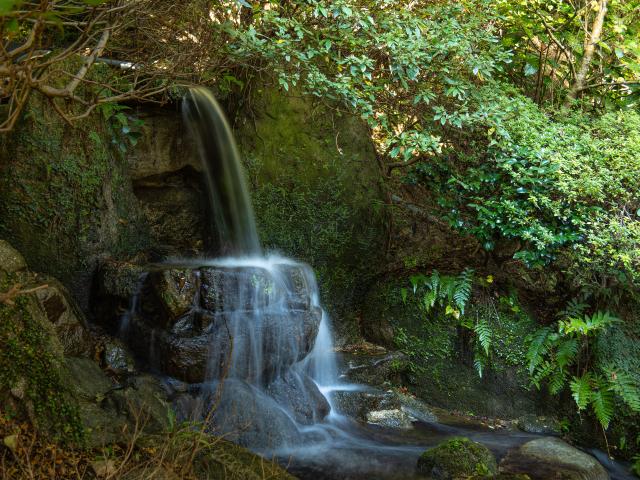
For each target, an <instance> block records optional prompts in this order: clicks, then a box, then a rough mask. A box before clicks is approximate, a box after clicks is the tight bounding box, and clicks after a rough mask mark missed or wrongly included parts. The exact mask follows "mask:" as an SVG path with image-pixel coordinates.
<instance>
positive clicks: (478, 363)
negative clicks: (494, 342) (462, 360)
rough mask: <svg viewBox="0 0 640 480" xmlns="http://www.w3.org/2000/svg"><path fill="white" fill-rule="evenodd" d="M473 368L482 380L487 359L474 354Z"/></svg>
mask: <svg viewBox="0 0 640 480" xmlns="http://www.w3.org/2000/svg"><path fill="white" fill-rule="evenodd" d="M473 366H474V367H475V369H476V372H478V376H479V377H480V378H482V374H483V372H484V369H485V367H486V366H487V359H486V357H484V356H483V355H482V354H481V353H479V352H476V354H475V357H474V358H473Z"/></svg>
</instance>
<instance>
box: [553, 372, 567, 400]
mask: <svg viewBox="0 0 640 480" xmlns="http://www.w3.org/2000/svg"><path fill="white" fill-rule="evenodd" d="M566 381H567V371H566V370H564V369H563V368H556V369H555V370H554V371H553V373H552V374H551V377H550V378H549V392H551V394H552V395H557V394H558V393H560V391H561V390H562V389H563V388H564V385H565V383H566Z"/></svg>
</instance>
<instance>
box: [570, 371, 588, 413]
mask: <svg viewBox="0 0 640 480" xmlns="http://www.w3.org/2000/svg"><path fill="white" fill-rule="evenodd" d="M591 381H592V376H591V374H589V373H586V374H584V375H583V376H582V377H573V380H572V381H571V383H570V384H569V387H570V388H571V394H572V396H573V399H574V400H575V402H576V405H577V406H578V410H584V409H585V408H587V405H589V402H590V401H591V395H592V394H593V389H592V387H591Z"/></svg>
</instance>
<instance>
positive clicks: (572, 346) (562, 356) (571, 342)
mask: <svg viewBox="0 0 640 480" xmlns="http://www.w3.org/2000/svg"><path fill="white" fill-rule="evenodd" d="M577 355H578V340H576V339H575V338H568V339H566V340H564V341H563V342H562V343H561V344H560V346H559V347H558V350H557V351H556V362H557V363H558V366H559V367H560V368H564V367H566V366H567V365H571V364H572V363H573V360H575V358H576V356H577Z"/></svg>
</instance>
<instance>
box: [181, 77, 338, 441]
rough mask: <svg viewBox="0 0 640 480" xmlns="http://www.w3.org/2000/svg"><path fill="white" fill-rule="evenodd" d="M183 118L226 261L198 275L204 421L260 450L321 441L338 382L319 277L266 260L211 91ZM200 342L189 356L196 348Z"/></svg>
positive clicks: (202, 267)
mask: <svg viewBox="0 0 640 480" xmlns="http://www.w3.org/2000/svg"><path fill="white" fill-rule="evenodd" d="M183 112H184V119H185V121H186V123H187V125H188V126H189V127H190V129H191V132H192V134H193V136H194V137H195V139H196V141H197V144H198V146H199V153H200V157H201V160H202V167H203V171H204V174H205V177H206V183H207V187H208V197H209V201H210V203H211V211H212V212H213V225H212V227H213V228H214V229H215V231H216V233H217V234H218V236H219V241H220V246H221V251H222V253H223V254H224V255H227V256H224V257H221V258H216V259H212V260H205V261H201V262H199V263H197V266H198V269H197V272H196V273H195V274H194V275H193V278H195V279H197V280H195V283H199V285H200V287H199V288H200V294H199V295H198V300H197V305H196V306H195V307H194V310H196V311H197V312H198V313H197V315H198V322H197V323H198V325H199V326H200V327H201V328H203V329H204V332H205V333H204V335H206V341H207V344H208V346H207V350H206V355H207V359H208V360H207V365H206V369H205V373H204V375H203V378H202V379H203V384H202V385H203V386H202V387H201V388H200V390H199V391H200V393H199V398H198V402H197V405H198V409H197V414H198V415H199V416H200V418H207V419H209V418H211V419H212V428H215V429H216V430H217V431H219V432H221V433H224V434H225V435H227V437H228V438H231V439H233V440H235V441H237V442H239V443H241V444H244V445H246V446H249V447H252V448H254V449H258V450H259V449H268V450H269V451H275V450H277V449H282V448H287V447H295V446H299V445H301V444H303V443H305V442H307V441H312V440H317V439H318V435H319V432H318V429H317V428H316V426H317V425H320V424H322V422H324V421H325V420H326V419H327V418H328V416H329V412H330V411H331V405H330V402H329V400H328V398H327V397H325V394H326V393H327V392H328V390H330V389H331V387H332V386H335V385H336V384H337V377H338V375H337V368H336V361H335V354H334V351H333V340H332V336H331V328H330V322H329V317H328V315H327V314H326V312H324V310H323V309H322V307H321V305H320V295H319V291H318V285H317V282H316V279H315V275H314V273H313V270H312V269H311V268H310V267H309V266H308V265H306V264H303V263H300V262H296V261H293V260H290V259H287V258H282V257H278V256H273V255H272V256H264V255H263V254H262V249H261V246H260V243H259V241H258V235H257V229H256V224H255V219H254V215H253V210H252V206H251V201H250V199H249V194H248V190H247V187H246V184H245V180H244V174H243V169H242V164H241V159H240V156H239V154H238V149H237V147H236V144H235V140H234V138H233V134H232V132H231V129H230V127H229V124H228V122H227V120H226V119H225V116H224V113H223V111H222V109H221V108H220V106H219V105H218V104H217V102H216V100H215V98H214V96H213V95H212V94H211V92H209V91H208V90H206V89H204V88H193V89H191V90H190V91H189V92H188V94H187V95H186V96H185V99H184V103H183ZM181 328H182V329H183V330H184V327H181ZM189 328H190V329H192V327H191V326H190V327H189ZM192 330H193V329H192ZM194 338H195V337H194ZM197 338H199V339H200V338H202V337H197ZM198 341H199V340H198ZM192 343H193V348H191V347H190V348H191V349H190V350H189V351H190V354H191V355H193V352H194V351H196V350H197V348H198V346H197V342H194V341H192ZM185 376H187V377H189V378H191V377H193V376H194V375H191V373H190V372H186V373H185ZM212 409H213V411H212V412H210V410H212ZM320 436H321V437H323V436H325V437H326V432H324V434H321V435H320Z"/></svg>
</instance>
